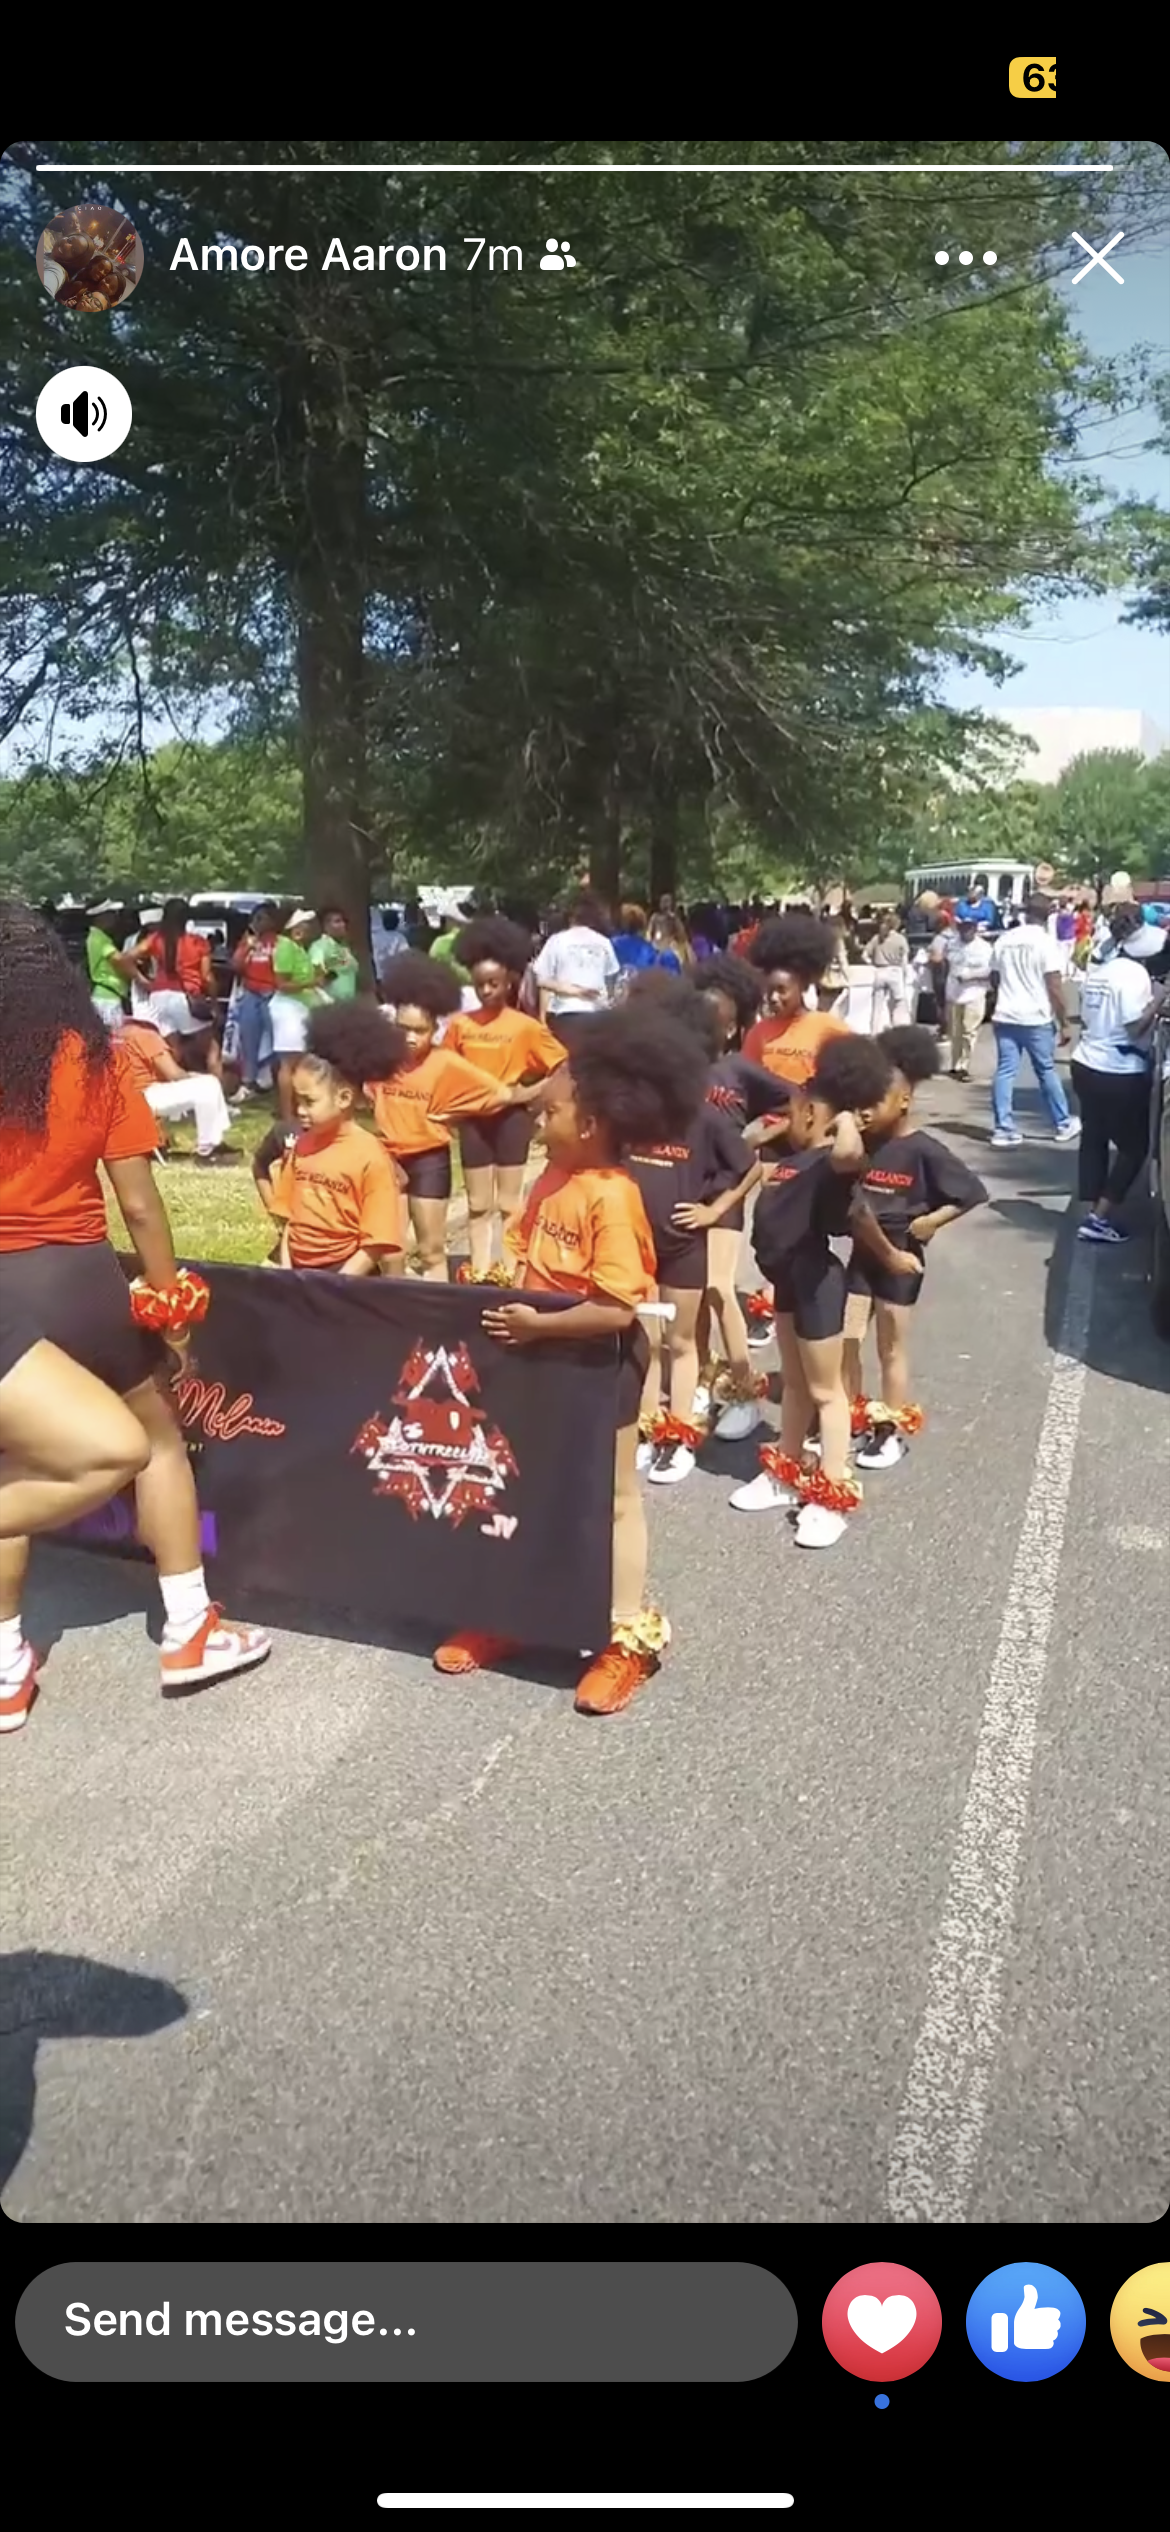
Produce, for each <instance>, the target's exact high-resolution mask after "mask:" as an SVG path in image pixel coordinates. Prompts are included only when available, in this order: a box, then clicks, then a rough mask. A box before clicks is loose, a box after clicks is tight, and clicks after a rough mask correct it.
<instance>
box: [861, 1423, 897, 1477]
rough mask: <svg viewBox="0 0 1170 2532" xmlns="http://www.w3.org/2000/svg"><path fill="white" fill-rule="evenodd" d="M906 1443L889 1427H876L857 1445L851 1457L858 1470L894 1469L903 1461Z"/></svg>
mask: <svg viewBox="0 0 1170 2532" xmlns="http://www.w3.org/2000/svg"><path fill="white" fill-rule="evenodd" d="M908 1448H909V1445H908V1443H906V1442H905V1441H904V1440H903V1437H902V1435H901V1434H900V1433H897V1432H894V1431H893V1430H892V1429H891V1428H890V1427H889V1426H885V1427H883V1426H878V1428H877V1429H876V1431H874V1432H872V1433H867V1434H865V1435H864V1437H863V1439H862V1440H861V1441H860V1442H859V1443H858V1446H857V1449H856V1450H855V1452H854V1454H853V1456H854V1458H855V1460H856V1462H857V1465H858V1467H859V1468H896V1467H897V1465H898V1462H899V1460H900V1459H905V1457H906V1453H907V1450H908Z"/></svg>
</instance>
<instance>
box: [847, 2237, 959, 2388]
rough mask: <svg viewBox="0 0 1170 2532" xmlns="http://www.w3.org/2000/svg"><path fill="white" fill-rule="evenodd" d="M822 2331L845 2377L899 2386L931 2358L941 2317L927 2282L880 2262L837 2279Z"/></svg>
mask: <svg viewBox="0 0 1170 2532" xmlns="http://www.w3.org/2000/svg"><path fill="white" fill-rule="evenodd" d="M821 2328H822V2330H823V2331H824V2334H825V2345H826V2347H827V2348H828V2351H829V2354H830V2356H834V2357H835V2358H836V2360H837V2363H838V2365H843V2366H844V2368H845V2371H846V2373H847V2374H860V2376H861V2379H862V2381H863V2382H867V2383H899V2382H901V2381H902V2379H903V2377H904V2376H905V2375H906V2374H916V2373H917V2372H918V2369H919V2366H920V2365H925V2363H926V2361H927V2358H928V2357H930V2356H933V2354H934V2351H935V2349H936V2347H937V2346H938V2343H939V2338H940V2335H941V2332H942V2313H941V2312H940V2310H939V2305H938V2297H937V2295H936V2294H935V2293H934V2292H933V2290H932V2288H931V2287H929V2286H928V2285H927V2282H926V2279H925V2277H920V2276H919V2275H918V2273H917V2271H916V2270H915V2269H913V2268H899V2267H897V2266H896V2265H895V2263H894V2261H893V2260H884V2259H879V2260H871V2261H870V2262H869V2264H868V2265H867V2266H866V2267H865V2268H851V2269H850V2270H849V2273H848V2276H846V2277H839V2278H838V2279H837V2283H836V2285H835V2286H834V2288H833V2290H832V2293H831V2294H830V2296H829V2298H828V2301H827V2303H826V2305H825V2309H824V2311H823V2313H822V2314H821Z"/></svg>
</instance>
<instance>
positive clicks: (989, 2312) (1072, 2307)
mask: <svg viewBox="0 0 1170 2532" xmlns="http://www.w3.org/2000/svg"><path fill="white" fill-rule="evenodd" d="M1084 2335H1085V2307H1084V2305H1083V2303H1082V2302H1081V2298H1080V2296H1079V2295H1078V2293H1077V2290H1076V2287H1075V2286H1074V2285H1072V2284H1071V2283H1070V2281H1069V2279H1068V2278H1067V2277H1062V2276H1061V2273H1060V2270H1059V2269H1058V2268H1045V2267H1044V2266H1043V2264H1042V2263H1041V2262H1040V2261H1039V2260H1021V2261H1018V2262H1017V2263H1016V2264H1015V2266H1014V2267H1011V2268H995V2269H993V2270H992V2272H991V2275H990V2277H985V2278H984V2280H983V2283H982V2285H981V2286H977V2287H976V2289H975V2292H974V2294H973V2295H972V2297H971V2301H970V2303H969V2304H968V2306H967V2336H968V2338H969V2339H970V2342H971V2345H972V2347H973V2348H974V2351H975V2354H976V2356H977V2357H978V2359H979V2362H980V2364H981V2365H986V2367H987V2370H988V2372H989V2373H991V2374H1003V2375H1005V2376H1006V2378H1007V2380H1008V2381H1009V2382H1014V2383H1034V2382H1042V2381H1043V2380H1044V2378H1045V2376H1046V2375H1048V2374H1061V2373H1063V2371H1064V2368H1065V2366H1066V2365H1071V2363H1072V2360H1073V2358H1074V2356H1075V2355H1076V2354H1077V2352H1078V2350H1079V2348H1080V2345H1081V2342H1082V2340H1083V2338H1084Z"/></svg>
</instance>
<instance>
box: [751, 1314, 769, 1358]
mask: <svg viewBox="0 0 1170 2532" xmlns="http://www.w3.org/2000/svg"><path fill="white" fill-rule="evenodd" d="M747 1341H748V1344H749V1346H750V1347H751V1350H752V1352H753V1354H758V1353H759V1352H760V1350H761V1348H762V1347H763V1346H765V1345H770V1344H771V1342H772V1329H771V1325H770V1323H769V1321H768V1320H767V1319H749V1320H748V1332H747Z"/></svg>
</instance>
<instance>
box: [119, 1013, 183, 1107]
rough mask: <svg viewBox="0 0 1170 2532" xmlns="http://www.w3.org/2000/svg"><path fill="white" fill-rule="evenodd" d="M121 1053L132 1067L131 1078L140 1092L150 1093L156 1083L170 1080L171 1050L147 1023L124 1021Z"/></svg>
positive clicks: (120, 1042) (120, 1038)
mask: <svg viewBox="0 0 1170 2532" xmlns="http://www.w3.org/2000/svg"><path fill="white" fill-rule="evenodd" d="M118 1051H119V1054H121V1055H124V1056H125V1058H126V1062H127V1064H128V1065H129V1067H130V1076H131V1079H132V1080H133V1081H134V1082H135V1083H136V1084H137V1087H138V1089H139V1090H149V1088H150V1085H151V1083H152V1081H167V1080H169V1079H170V1075H169V1073H168V1071H167V1050H166V1048H165V1046H164V1045H163V1042H162V1039H161V1037H160V1036H159V1033H158V1030H157V1029H152V1028H150V1027H149V1026H148V1024H147V1023H146V1022H145V1021H144V1020H124V1021H123V1023H122V1026H121V1028H120V1030H119V1032H118Z"/></svg>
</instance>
